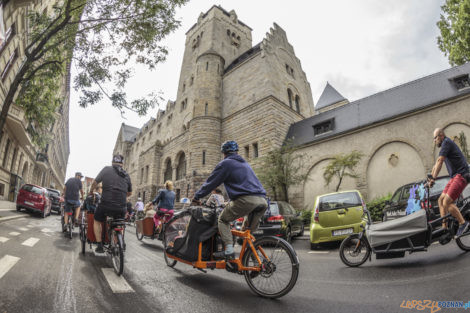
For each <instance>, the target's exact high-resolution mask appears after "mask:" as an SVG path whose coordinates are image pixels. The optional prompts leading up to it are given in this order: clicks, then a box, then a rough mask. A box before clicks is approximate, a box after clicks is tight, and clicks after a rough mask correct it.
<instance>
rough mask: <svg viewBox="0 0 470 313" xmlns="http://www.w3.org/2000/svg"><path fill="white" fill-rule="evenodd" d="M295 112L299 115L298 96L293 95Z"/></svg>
mask: <svg viewBox="0 0 470 313" xmlns="http://www.w3.org/2000/svg"><path fill="white" fill-rule="evenodd" d="M295 110H296V111H297V113H300V98H299V96H298V95H295Z"/></svg>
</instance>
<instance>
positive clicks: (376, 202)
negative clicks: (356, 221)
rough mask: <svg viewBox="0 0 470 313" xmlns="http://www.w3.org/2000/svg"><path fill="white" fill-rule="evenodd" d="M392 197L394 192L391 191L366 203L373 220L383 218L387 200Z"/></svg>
mask: <svg viewBox="0 0 470 313" xmlns="http://www.w3.org/2000/svg"><path fill="white" fill-rule="evenodd" d="M391 198H392V194H391V193H389V194H388V195H386V196H383V197H379V198H375V199H373V200H371V201H369V202H367V203H366V206H367V209H368V210H369V212H370V216H371V218H372V220H373V221H381V220H382V212H383V210H384V208H385V202H386V201H388V200H390V199H391Z"/></svg>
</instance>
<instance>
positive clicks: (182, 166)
mask: <svg viewBox="0 0 470 313" xmlns="http://www.w3.org/2000/svg"><path fill="white" fill-rule="evenodd" d="M185 176H186V156H185V155H184V152H182V153H181V155H180V156H179V158H178V166H177V167H176V180H180V179H183V178H184V177H185Z"/></svg>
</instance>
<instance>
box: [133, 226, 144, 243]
mask: <svg viewBox="0 0 470 313" xmlns="http://www.w3.org/2000/svg"><path fill="white" fill-rule="evenodd" d="M135 236H136V237H137V240H139V241H142V239H143V238H144V234H143V233H140V232H139V227H137V225H136V226H135Z"/></svg>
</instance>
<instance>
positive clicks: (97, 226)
mask: <svg viewBox="0 0 470 313" xmlns="http://www.w3.org/2000/svg"><path fill="white" fill-rule="evenodd" d="M93 231H94V232H95V238H96V242H97V243H100V242H101V222H98V221H96V220H95V222H94V223H93Z"/></svg>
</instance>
